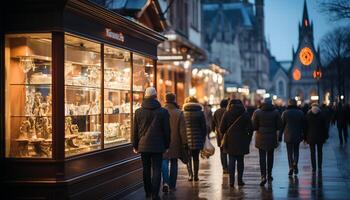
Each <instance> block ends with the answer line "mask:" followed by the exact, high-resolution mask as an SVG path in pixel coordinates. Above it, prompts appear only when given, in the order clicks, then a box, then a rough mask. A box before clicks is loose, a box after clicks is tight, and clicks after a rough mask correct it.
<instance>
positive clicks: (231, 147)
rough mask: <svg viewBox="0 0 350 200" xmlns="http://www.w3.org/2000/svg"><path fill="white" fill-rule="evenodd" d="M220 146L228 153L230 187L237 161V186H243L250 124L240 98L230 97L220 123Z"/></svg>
mask: <svg viewBox="0 0 350 200" xmlns="http://www.w3.org/2000/svg"><path fill="white" fill-rule="evenodd" d="M220 132H221V133H223V134H224V135H223V139H222V143H221V147H222V148H223V150H224V151H226V152H227V153H228V154H229V174H230V187H234V183H235V168H236V163H237V173H238V177H237V178H238V186H243V185H245V183H244V182H243V170H244V155H246V154H248V153H249V144H250V141H251V137H252V124H251V120H250V117H249V114H248V112H247V111H246V109H245V107H244V105H243V103H242V101H241V100H237V99H232V100H231V101H230V102H229V105H228V109H227V111H226V112H225V113H224V116H223V117H222V120H221V124H220Z"/></svg>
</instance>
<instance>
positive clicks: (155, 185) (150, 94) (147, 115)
mask: <svg viewBox="0 0 350 200" xmlns="http://www.w3.org/2000/svg"><path fill="white" fill-rule="evenodd" d="M132 145H133V148H134V152H135V153H141V159H142V165H143V182H144V184H143V185H144V189H145V193H146V197H147V198H149V197H152V199H160V198H159V189H160V181H161V167H162V160H163V159H162V154H163V153H164V152H165V151H166V150H167V149H168V148H169V145H170V125H169V113H168V111H167V110H166V109H164V108H162V107H161V105H160V103H159V102H158V100H157V92H156V90H155V88H153V87H149V88H147V89H146V91H145V97H144V100H143V102H142V106H141V108H139V109H137V110H136V111H135V117H134V129H133V135H132ZM151 169H152V172H151Z"/></svg>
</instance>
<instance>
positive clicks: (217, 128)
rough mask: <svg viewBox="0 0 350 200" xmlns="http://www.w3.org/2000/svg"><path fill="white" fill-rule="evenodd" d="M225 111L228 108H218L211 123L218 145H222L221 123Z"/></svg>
mask: <svg viewBox="0 0 350 200" xmlns="http://www.w3.org/2000/svg"><path fill="white" fill-rule="evenodd" d="M225 111H226V108H219V109H217V110H216V111H215V112H214V116H213V121H212V125H211V127H212V129H213V130H215V133H216V141H217V144H218V146H220V144H221V140H222V133H221V132H220V123H221V119H222V116H224V113H225Z"/></svg>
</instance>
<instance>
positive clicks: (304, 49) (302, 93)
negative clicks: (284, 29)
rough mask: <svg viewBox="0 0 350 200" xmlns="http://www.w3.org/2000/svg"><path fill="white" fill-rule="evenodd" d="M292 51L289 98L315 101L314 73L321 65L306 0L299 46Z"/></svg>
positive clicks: (315, 82)
mask: <svg viewBox="0 0 350 200" xmlns="http://www.w3.org/2000/svg"><path fill="white" fill-rule="evenodd" d="M292 51H293V61H292V67H291V70H290V79H291V80H290V87H289V88H290V97H292V98H294V97H296V99H300V100H301V101H306V102H308V101H316V98H317V97H318V92H317V91H318V89H317V80H316V79H315V78H314V73H315V71H316V70H319V69H320V68H321V63H320V56H319V52H318V50H317V49H316V48H315V45H314V35H313V23H312V21H311V20H310V18H309V14H308V9H307V3H306V0H304V8H303V16H302V20H301V22H300V23H299V44H298V47H297V49H296V51H294V49H293V50H292ZM320 96H322V95H320ZM318 98H320V99H322V97H318Z"/></svg>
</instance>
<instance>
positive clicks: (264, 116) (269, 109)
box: [252, 104, 282, 151]
mask: <svg viewBox="0 0 350 200" xmlns="http://www.w3.org/2000/svg"><path fill="white" fill-rule="evenodd" d="M252 121H253V128H254V130H255V131H256V135H255V147H256V148H258V149H262V150H265V151H269V150H272V149H274V148H276V147H277V132H278V131H279V130H281V127H282V121H281V117H280V115H279V112H278V111H277V110H276V109H275V107H274V106H273V105H272V104H263V105H262V106H261V108H260V109H257V110H256V111H255V112H254V114H253V117H252Z"/></svg>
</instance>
